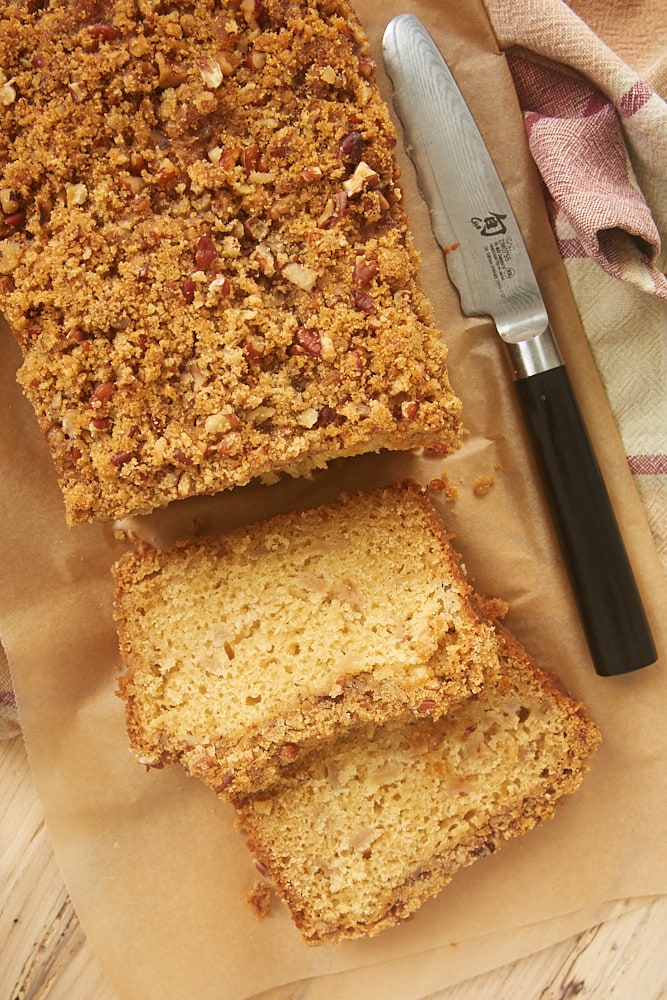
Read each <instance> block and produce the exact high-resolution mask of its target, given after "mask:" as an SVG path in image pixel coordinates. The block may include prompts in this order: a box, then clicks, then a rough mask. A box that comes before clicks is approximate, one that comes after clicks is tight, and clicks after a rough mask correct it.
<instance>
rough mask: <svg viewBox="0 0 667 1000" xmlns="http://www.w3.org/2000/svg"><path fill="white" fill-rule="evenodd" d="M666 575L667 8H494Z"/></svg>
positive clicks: (601, 3)
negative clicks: (666, 11)
mask: <svg viewBox="0 0 667 1000" xmlns="http://www.w3.org/2000/svg"><path fill="white" fill-rule="evenodd" d="M485 2H486V6H487V10H488V13H489V17H490V19H491V22H492V24H493V27H494V30H495V32H496V36H497V38H498V42H499V45H500V47H501V49H502V50H503V51H504V52H505V53H506V56H507V61H508V65H509V68H510V71H511V73H512V76H513V79H514V83H515V86H516V92H517V97H518V100H519V104H520V107H521V109H522V110H523V113H524V119H525V124H526V132H527V136H528V142H529V146H530V149H531V152H532V155H533V157H534V159H535V163H536V165H537V167H538V169H539V171H540V175H541V177H542V180H543V186H544V196H545V200H546V204H547V209H548V212H549V217H550V220H551V224H552V227H553V230H554V234H555V236H556V240H557V243H558V246H559V248H560V252H561V254H562V256H563V260H564V262H565V267H566V270H567V274H568V278H569V280H570V284H571V286H572V291H573V293H574V297H575V300H576V302H577V306H578V308H579V312H580V315H581V318H582V321H583V325H584V329H585V331H586V335H587V338H588V341H589V343H590V346H591V350H592V353H593V356H594V358H595V362H596V365H597V367H598V370H599V373H600V376H601V379H602V382H603V384H604V387H605V389H606V391H607V395H608V398H609V402H610V406H611V409H612V412H613V414H614V417H615V419H616V423H617V426H618V428H619V432H620V435H621V438H622V441H623V444H624V447H625V452H626V456H627V460H628V465H629V467H630V470H631V472H632V474H633V476H634V477H635V483H636V485H637V489H638V491H639V493H640V496H641V498H642V500H643V502H644V506H645V509H646V513H647V518H648V521H649V524H650V527H651V531H652V533H653V538H654V540H655V544H656V548H657V550H658V553H659V555H660V557H661V559H662V563H663V566H664V567H665V570H666V572H667V277H666V276H665V271H666V270H667V101H666V100H665V98H667V17H666V16H665V6H664V0H633V2H632V3H628V4H620V3H610V2H609V0H570V2H569V3H565V2H564V0H485Z"/></svg>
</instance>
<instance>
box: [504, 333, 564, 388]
mask: <svg viewBox="0 0 667 1000" xmlns="http://www.w3.org/2000/svg"><path fill="white" fill-rule="evenodd" d="M505 347H506V348H507V354H508V357H509V360H510V364H511V366H512V375H513V377H514V379H515V381H516V380H517V379H520V378H530V376H531V375H538V374H539V373H540V372H548V371H551V369H552V368H559V367H560V366H561V365H562V364H563V359H562V357H561V354H560V351H559V350H558V345H557V343H556V341H555V340H554V336H553V334H552V332H551V328H550V327H549V326H547V328H546V330H544V331H543V333H540V334H538V335H537V336H536V337H531V338H530V339H528V340H521V341H519V342H518V343H507V342H505Z"/></svg>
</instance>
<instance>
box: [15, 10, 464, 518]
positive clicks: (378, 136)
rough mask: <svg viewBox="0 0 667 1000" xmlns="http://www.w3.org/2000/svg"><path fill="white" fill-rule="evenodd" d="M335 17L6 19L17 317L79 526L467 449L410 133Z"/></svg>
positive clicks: (38, 13)
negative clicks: (406, 193)
mask: <svg viewBox="0 0 667 1000" xmlns="http://www.w3.org/2000/svg"><path fill="white" fill-rule="evenodd" d="M375 70H376V66H375V64H374V62H373V60H372V58H371V55H370V49H369V44H368V40H367V37H366V35H365V33H364V30H363V28H362V26H361V24H360V22H359V20H358V18H357V17H356V15H355V14H354V13H353V12H352V10H351V9H350V7H349V6H348V4H347V3H345V2H343V0H334V2H329V0H320V2H317V3H310V4H308V3H301V2H300V3H291V2H287V0H266V2H260V0H230V2H227V3H219V2H213V0H190V2H182V3H179V4H178V5H174V4H171V3H166V2H162V0H118V2H115V3H110V2H108V0H73V2H68V3H65V2H61V0H24V2H15V3H6V4H4V5H3V10H2V13H1V14H0V104H1V105H2V110H3V129H2V131H1V134H0V307H1V308H2V309H3V311H4V313H5V315H6V317H7V319H8V320H9V322H10V324H11V326H12V328H13V330H14V332H15V334H16V337H17V339H18V340H19V342H20V344H21V347H22V350H23V354H24V362H23V365H22V368H21V370H20V373H19V379H20V382H21V384H22V385H23V387H24V390H25V392H26V394H27V396H28V397H29V399H30V401H31V402H32V404H33V406H34V409H35V411H36V414H37V416H38V419H39V423H40V425H41V428H42V431H43V433H44V435H45V437H46V440H47V442H48V445H49V447H50V450H51V453H52V455H53V458H54V461H55V464H56V468H57V472H58V475H59V479H60V483H61V487H62V490H63V493H64V496H65V505H66V512H67V517H68V520H69V521H70V523H74V522H77V521H84V520H93V519H110V518H114V517H121V516H124V515H126V514H131V513H145V512H148V511H150V510H152V509H154V508H156V507H158V506H162V505H164V504H166V503H169V502H170V501H172V500H174V499H178V498H180V497H187V496H190V495H193V494H200V493H213V492H217V491H219V490H222V489H226V488H229V487H233V486H236V485H241V484H244V483H247V482H249V481H250V480H251V479H253V478H255V477H258V476H261V475H263V474H266V473H276V472H288V473H290V474H292V475H300V474H304V473H307V472H308V471H310V470H312V469H313V468H315V467H318V466H322V465H325V464H326V462H327V461H329V460H330V459H332V458H334V457H337V456H341V455H351V454H357V453H362V452H368V451H376V450H380V449H383V448H389V449H401V450H403V449H409V448H412V447H416V446H422V445H436V446H437V447H438V448H439V449H440V450H441V452H443V453H447V452H449V451H451V450H453V449H454V448H455V447H456V446H457V443H458V437H459V433H460V417H459V412H460V403H459V400H458V399H457V397H456V396H455V394H454V393H453V392H452V390H451V388H450V385H449V382H448V376H447V370H446V349H445V347H444V345H443V344H442V341H441V337H440V334H439V332H438V331H437V330H436V329H434V327H433V318H432V313H431V308H430V306H429V303H428V302H427V300H426V299H425V297H424V295H423V292H422V290H421V288H420V286H419V283H418V259H417V256H416V254H415V251H414V249H413V245H412V242H411V238H410V234H409V231H408V226H407V220H406V216H405V214H404V210H403V207H402V204H401V198H402V191H401V188H400V186H399V184H398V178H399V169H398V166H397V162H396V158H395V155H394V146H395V142H396V135H395V130H394V128H393V125H392V123H391V120H390V118H389V115H388V111H387V108H386V105H385V104H384V102H383V100H382V99H381V96H380V94H379V91H378V88H377V85H376V83H375Z"/></svg>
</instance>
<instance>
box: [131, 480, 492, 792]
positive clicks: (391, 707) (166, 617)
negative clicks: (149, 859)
mask: <svg viewBox="0 0 667 1000" xmlns="http://www.w3.org/2000/svg"><path fill="white" fill-rule="evenodd" d="M114 572H115V578H116V598H115V616H116V620H117V624H118V632H119V637H120V647H121V652H122V655H123V659H124V661H125V663H126V667H127V672H126V674H125V676H124V677H123V678H122V679H121V681H120V688H119V691H120V694H121V696H122V697H123V698H124V700H125V702H126V712H127V726H128V731H129V734H130V740H131V746H132V748H133V750H134V752H135V753H136V754H137V756H138V757H139V758H140V759H141V760H142V761H144V762H147V763H152V764H159V763H162V762H165V761H168V760H178V761H180V762H181V763H182V764H183V766H184V767H185V768H186V769H187V770H188V771H189V772H190V773H192V774H195V775H197V776H198V777H200V778H202V780H204V781H206V782H207V783H208V784H210V785H212V786H213V787H215V788H217V789H219V790H223V789H224V791H225V794H226V795H228V796H231V795H238V794H240V793H244V792H247V791H250V790H253V789H256V788H261V787H266V786H268V785H269V784H271V783H272V782H273V781H274V780H276V778H277V777H278V775H279V773H280V771H281V769H282V768H283V767H284V766H286V765H287V764H289V763H290V762H291V761H293V760H294V759H295V757H297V756H298V755H299V754H300V753H302V752H303V751H305V750H307V749H308V748H310V747H312V746H314V745H315V744H320V743H321V741H322V740H326V739H330V738H332V737H333V736H335V735H337V734H339V733H340V732H341V731H342V730H344V729H346V728H348V727H350V726H352V725H359V724H360V723H362V722H368V721H372V722H376V723H377V722H383V721H385V720H387V719H391V718H397V717H403V716H406V715H417V716H419V715H431V716H437V715H440V714H442V713H443V712H445V711H447V710H448V709H449V707H450V706H451V705H452V704H453V703H455V702H456V701H458V700H460V699H462V698H465V697H468V696H469V695H471V694H473V693H474V692H476V691H479V689H480V687H481V684H482V682H483V680H484V678H485V676H487V675H489V674H490V673H493V671H494V670H495V669H497V662H498V658H497V652H496V644H495V639H494V634H493V628H492V626H491V625H490V624H489V623H488V622H487V621H485V620H484V619H483V616H482V615H481V614H480V612H479V610H478V608H477V605H476V604H475V602H474V600H473V598H472V594H471V588H470V585H469V584H468V582H467V581H466V579H465V577H464V574H463V570H462V568H461V567H460V564H459V561H458V558H457V556H456V554H455V553H454V551H453V549H452V547H451V544H450V542H449V540H448V538H447V536H446V535H445V533H444V530H443V527H442V524H441V521H440V519H439V518H438V516H437V512H436V511H435V509H434V507H433V506H432V504H431V503H430V501H429V500H428V498H427V496H426V495H425V494H424V493H423V491H422V490H421V489H420V488H419V487H417V486H416V485H415V484H413V483H410V482H402V483H397V484H394V485H392V486H388V487H383V488H379V489H376V490H372V491H369V492H367V493H360V494H356V495H354V496H344V497H342V498H341V499H340V500H338V501H336V502H334V503H332V504H325V505H322V506H320V507H316V508H313V509H309V510H303V511H300V512H296V513H289V514H284V515H280V516H278V517H275V518H272V519H270V520H268V521H262V522H259V523H256V524H253V525H250V526H248V527H243V528H240V529H238V530H235V531H232V532H230V533H228V534H226V535H223V536H221V537H217V538H208V539H203V540H200V541H199V542H197V543H193V544H181V545H177V546H176V547H174V548H171V549H169V550H164V551H158V550H154V549H144V550H141V551H139V552H137V553H134V552H133V553H128V554H126V555H125V556H123V557H122V558H121V559H120V561H119V562H118V563H117V564H116V566H115V568H114Z"/></svg>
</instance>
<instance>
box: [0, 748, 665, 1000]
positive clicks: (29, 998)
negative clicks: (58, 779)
mask: <svg viewBox="0 0 667 1000" xmlns="http://www.w3.org/2000/svg"><path fill="white" fill-rule="evenodd" d="M0 810H1V813H0V814H1V815H2V820H0V884H1V885H2V886H3V892H2V899H1V902H0V1000H47V998H48V1000H125V998H118V997H117V996H116V994H115V993H114V991H113V989H112V988H111V986H110V985H109V983H108V982H107V980H106V978H105V976H104V973H103V971H102V969H101V968H100V965H99V963H98V962H97V959H96V958H95V955H94V954H93V951H92V949H91V947H90V945H89V944H88V942H87V940H86V936H85V934H84V932H83V930H82V929H81V926H80V925H79V922H78V919H77V916H76V912H75V910H74V907H73V905H72V902H71V900H70V898H69V896H68V894H67V891H66V889H65V886H64V884H63V880H62V876H61V874H60V872H59V869H58V866H57V864H56V861H55V858H54V855H53V850H52V847H51V843H50V841H49V836H48V831H47V829H46V826H45V822H44V814H43V811H42V808H41V805H40V802H39V799H38V796H37V793H36V791H35V788H34V785H33V781H32V776H31V773H30V766H29V763H28V759H27V756H26V752H25V748H24V745H23V741H22V740H21V738H20V736H19V737H16V738H14V739H11V740H6V741H3V742H0ZM666 944H667V897H658V898H656V899H651V900H648V901H643V902H642V903H641V905H639V906H638V907H637V908H636V909H633V910H632V911H630V912H626V913H624V914H623V915H622V916H620V917H618V918H617V919H614V920H611V921H609V922H608V923H605V924H602V925H601V926H599V927H594V928H591V929H590V930H587V931H585V932H584V933H582V934H579V935H577V936H576V937H574V938H571V939H569V940H567V941H563V942H561V943H560V944H558V945H555V946H553V947H551V948H548V949H546V950H545V951H540V952H537V953H536V954H534V955H530V956H528V957H527V958H524V959H521V960H520V961H517V962H514V963H513V964H511V965H507V966H503V967H502V968H500V969H496V970H494V971H493V972H489V973H485V974H484V975H482V976H478V977H476V978H474V979H471V980H467V981H466V982H462V983H459V984H458V985H456V986H452V987H449V988H448V989H445V990H442V991H440V992H438V993H434V994H431V995H430V996H429V997H428V1000H510V998H512V1000H569V998H573V997H578V998H585V1000H593V998H594V1000H663V998H667V948H666ZM305 997H306V1000H307V991H306V994H305ZM132 1000H135V998H132ZM221 1000H224V997H221ZM285 1000H289V991H286V995H285ZM332 1000H343V998H332ZM379 1000H380V998H379ZM383 1000H384V998H383ZM396 1000H400V998H396ZM425 1000H426V998H425Z"/></svg>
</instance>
